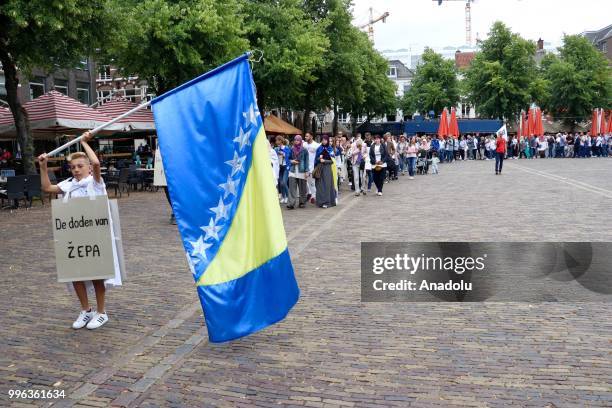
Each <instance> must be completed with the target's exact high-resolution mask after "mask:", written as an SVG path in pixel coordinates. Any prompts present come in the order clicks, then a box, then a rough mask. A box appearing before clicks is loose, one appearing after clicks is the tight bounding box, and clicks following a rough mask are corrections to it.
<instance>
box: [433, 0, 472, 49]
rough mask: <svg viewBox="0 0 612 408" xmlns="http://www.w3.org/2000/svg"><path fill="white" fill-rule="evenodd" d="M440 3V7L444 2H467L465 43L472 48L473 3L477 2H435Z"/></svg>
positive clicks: (438, 0) (465, 0)
mask: <svg viewBox="0 0 612 408" xmlns="http://www.w3.org/2000/svg"><path fill="white" fill-rule="evenodd" d="M433 1H437V2H438V6H440V5H442V2H443V1H464V2H465V42H466V44H467V45H469V46H470V47H471V46H472V3H473V2H474V1H475V0H433Z"/></svg>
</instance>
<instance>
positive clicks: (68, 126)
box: [0, 91, 124, 136]
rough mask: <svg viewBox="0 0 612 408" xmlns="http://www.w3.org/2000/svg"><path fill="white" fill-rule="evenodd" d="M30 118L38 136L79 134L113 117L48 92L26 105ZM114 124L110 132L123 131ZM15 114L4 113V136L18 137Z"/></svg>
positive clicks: (0, 124)
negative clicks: (14, 135)
mask: <svg viewBox="0 0 612 408" xmlns="http://www.w3.org/2000/svg"><path fill="white" fill-rule="evenodd" d="M23 107H24V109H25V110H26V112H28V115H29V118H30V129H31V130H32V132H33V133H34V134H35V135H37V136H45V135H54V134H76V133H80V132H81V131H84V130H88V129H93V128H95V127H97V126H100V125H102V124H103V123H106V122H108V121H110V120H111V119H112V118H111V117H109V116H107V115H105V114H104V113H102V112H99V111H97V110H95V109H93V108H90V107H89V106H87V105H85V104H83V103H81V102H79V101H77V100H76V99H72V98H70V97H68V96H66V95H64V94H62V93H59V92H57V91H51V92H47V93H46V94H44V95H41V96H39V97H38V98H36V99H33V100H31V101H30V102H27V103H25V104H24V105H23ZM123 129H124V125H122V124H118V123H116V124H114V125H112V126H110V127H108V128H107V129H106V130H107V131H120V130H123ZM15 131H16V128H15V122H14V121H13V115H12V114H11V112H8V113H6V112H0V134H15Z"/></svg>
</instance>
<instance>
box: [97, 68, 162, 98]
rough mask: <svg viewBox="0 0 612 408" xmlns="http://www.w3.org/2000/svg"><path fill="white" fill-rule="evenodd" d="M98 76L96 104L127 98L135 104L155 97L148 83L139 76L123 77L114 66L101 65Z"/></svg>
mask: <svg viewBox="0 0 612 408" xmlns="http://www.w3.org/2000/svg"><path fill="white" fill-rule="evenodd" d="M97 72H98V74H97V76H96V80H95V83H96V88H95V89H96V102H97V103H98V104H103V103H104V102H106V101H108V100H109V99H110V98H111V97H114V96H117V97H121V98H126V99H129V100H131V101H132V102H135V103H140V102H143V101H147V100H150V99H151V98H153V97H154V96H155V95H154V94H152V93H150V92H149V87H148V84H147V81H146V80H144V79H139V78H138V77H137V76H127V77H125V76H123V75H122V74H121V73H120V71H119V69H117V68H116V67H113V66H112V65H99V66H98V68H97Z"/></svg>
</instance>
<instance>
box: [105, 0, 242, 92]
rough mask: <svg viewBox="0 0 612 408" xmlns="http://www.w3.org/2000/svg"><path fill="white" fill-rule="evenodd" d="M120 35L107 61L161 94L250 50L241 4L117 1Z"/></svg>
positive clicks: (205, 0)
mask: <svg viewBox="0 0 612 408" xmlns="http://www.w3.org/2000/svg"><path fill="white" fill-rule="evenodd" d="M114 4H115V6H114V9H115V10H116V18H117V24H116V26H117V28H118V30H117V31H118V32H117V35H116V37H117V38H116V40H115V41H113V42H108V43H107V46H106V48H105V49H103V50H102V52H103V54H104V55H103V56H102V58H103V59H105V60H106V61H107V62H112V63H113V64H114V65H116V66H118V67H119V68H120V69H121V71H123V72H124V73H125V74H129V75H137V76H138V77H140V78H141V79H146V80H147V82H148V83H149V86H150V87H151V88H152V89H153V90H154V92H155V93H156V94H158V95H161V94H162V93H164V92H166V91H168V90H170V89H172V88H175V87H177V86H178V85H180V84H182V83H184V82H186V81H188V80H190V79H193V78H195V77H196V76H198V75H200V74H203V73H204V72H206V71H208V70H210V69H212V68H214V67H216V66H218V65H221V64H223V63H224V62H227V61H228V60H231V59H233V58H235V57H238V56H239V55H240V54H242V53H243V52H245V51H246V50H248V49H249V43H248V41H247V39H246V38H245V31H244V27H243V20H244V15H243V11H242V7H241V2H240V1H239V0H225V1H223V2H220V1H217V0H143V1H140V0H114Z"/></svg>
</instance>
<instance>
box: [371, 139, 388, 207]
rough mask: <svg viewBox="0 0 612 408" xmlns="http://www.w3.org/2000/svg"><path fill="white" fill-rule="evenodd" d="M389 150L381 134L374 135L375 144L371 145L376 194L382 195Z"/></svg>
mask: <svg viewBox="0 0 612 408" xmlns="http://www.w3.org/2000/svg"><path fill="white" fill-rule="evenodd" d="M387 160H388V157H387V150H386V149H385V145H383V144H382V143H381V140H380V135H376V136H375V137H374V144H372V146H370V162H371V163H372V174H373V177H374V184H376V190H377V192H376V195H378V196H382V191H383V185H384V183H385V170H386V168H387Z"/></svg>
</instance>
